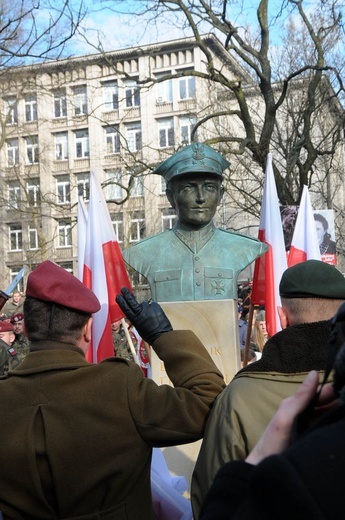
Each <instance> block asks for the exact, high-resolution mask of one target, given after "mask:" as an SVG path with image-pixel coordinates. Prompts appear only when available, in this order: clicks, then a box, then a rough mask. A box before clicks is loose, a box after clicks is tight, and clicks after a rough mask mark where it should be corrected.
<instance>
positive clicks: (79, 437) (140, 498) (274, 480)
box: [0, 260, 345, 520]
mask: <svg viewBox="0 0 345 520" xmlns="http://www.w3.org/2000/svg"><path fill="white" fill-rule="evenodd" d="M279 289H280V296H281V306H280V307H279V308H278V313H279V317H280V322H281V329H282V330H281V331H280V332H278V333H277V334H275V335H274V336H272V337H270V338H268V337H267V332H266V327H265V313H264V310H263V309H257V313H255V316H254V318H253V323H252V328H253V329H254V327H255V326H256V325H257V328H258V330H259V331H260V332H261V336H260V337H261V339H262V338H264V341H263V342H262V343H260V342H259V340H258V339H256V340H255V341H256V343H255V344H254V338H256V336H255V335H254V332H253V335H252V338H251V339H252V343H253V344H254V345H253V349H251V350H252V351H253V352H254V355H255V356H256V355H257V354H261V357H260V356H259V357H258V358H254V359H253V360H252V362H251V363H248V364H246V366H244V367H243V368H242V369H241V370H240V371H239V372H238V373H237V374H236V375H235V377H234V379H233V380H232V381H231V382H230V383H229V384H228V385H227V386H225V383H224V379H223V377H222V374H221V373H220V372H219V370H218V369H217V367H216V366H215V364H214V362H213V361H212V359H211V357H210V356H209V354H208V353H207V351H206V349H205V348H204V346H203V345H202V343H201V342H200V340H199V339H198V338H197V337H196V336H195V335H194V334H193V333H192V332H190V331H182V330H173V328H172V326H171V323H170V321H169V319H168V318H167V316H166V315H165V313H164V311H163V310H162V308H161V306H160V305H159V304H157V303H156V302H151V301H150V302H142V303H138V302H137V300H136V299H135V297H134V295H133V294H132V293H131V292H130V291H129V290H128V289H123V290H122V291H121V294H119V295H118V296H117V303H118V304H119V306H120V307H121V309H122V310H123V312H124V314H125V316H126V319H124V320H121V322H120V323H114V324H113V341H114V357H113V358H109V359H107V360H104V361H103V362H101V363H98V364H89V363H88V362H87V361H86V360H85V353H86V351H87V349H88V348H89V347H90V343H91V327H92V314H93V313H95V312H97V311H98V310H99V309H100V303H99V301H98V299H97V298H96V296H95V295H94V293H93V292H92V291H90V290H89V289H87V288H86V287H85V286H84V285H83V284H82V283H81V282H79V280H77V278H75V277H74V276H73V275H71V274H70V273H68V272H66V271H65V270H64V269H62V268H61V267H58V266H57V265H56V264H53V263H52V262H49V261H46V262H43V263H42V264H40V265H39V266H38V267H37V268H36V269H35V270H34V271H33V272H32V273H30V274H29V276H28V280H27V287H26V296H25V299H23V300H24V301H23V302H22V303H23V306H22V308H20V307H19V309H20V310H21V309H22V310H23V312H15V310H18V304H19V302H17V303H16V309H15V310H14V312H13V314H12V316H8V315H3V316H2V318H1V320H0V340H1V342H2V343H4V344H5V345H6V347H4V350H6V351H7V352H9V351H10V350H11V349H12V351H13V352H14V353H13V352H12V354H11V353H10V352H9V355H10V356H11V358H10V359H12V360H13V361H12V363H9V362H8V363H7V366H6V367H5V369H4V371H3V375H4V377H2V380H1V382H0V414H1V416H2V418H3V421H4V424H6V428H3V429H2V430H0V442H2V445H6V450H0V478H1V482H2V486H1V487H0V508H1V511H2V515H3V518H4V520H9V519H20V518H26V519H27V520H33V519H38V518H45V519H47V520H49V519H57V518H70V519H73V518H75V519H76V518H80V519H81V518H88V519H90V520H96V519H100V518H104V519H107V520H125V519H128V520H132V519H133V520H135V519H138V520H139V519H143V518H144V519H145V520H154V519H157V518H158V519H159V518H164V519H168V520H171V519H170V518H169V516H164V515H166V513H164V515H163V516H161V517H160V513H159V511H158V512H157V511H155V510H154V507H153V503H152V499H151V493H150V464H151V456H152V448H153V447H163V446H171V445H177V444H181V443H189V442H193V441H195V440H197V439H201V438H203V441H202V445H201V449H200V453H199V456H198V459H197V462H196V465H195V470H194V474H193V478H192V496H191V503H192V508H193V518H194V520H211V519H212V520H222V519H224V520H225V519H227V520H228V519H230V520H232V519H233V520H237V519H238V520H240V519H244V520H247V519H248V520H263V519H276V518H279V519H283V520H285V519H286V520H287V519H291V518H297V519H301V520H302V519H303V520H309V519H310V518H313V519H320V520H321V519H322V520H326V519H327V520H328V519H329V520H331V519H332V520H337V519H339V520H340V519H341V518H342V517H343V512H342V511H343V507H342V504H340V501H341V487H340V486H342V467H343V466H342V457H343V456H345V455H343V453H345V451H344V450H343V438H344V436H343V428H344V427H345V420H344V416H345V414H344V412H345V403H344V395H345V392H344V391H343V386H344V383H345V368H344V367H345V352H344V348H345V347H343V346H342V342H343V339H344V337H345V303H344V302H345V278H344V277H343V275H342V274H341V273H340V272H339V271H338V270H337V269H336V268H335V267H334V266H331V265H329V264H327V263H323V262H320V261H317V260H310V261H307V262H303V263H301V264H297V265H295V266H293V267H290V268H289V269H287V270H286V271H285V272H284V274H283V276H282V279H281V281H280V286H279ZM238 314H239V330H240V331H241V328H242V327H244V328H245V329H246V331H245V332H246V334H244V335H245V336H247V331H248V323H247V322H246V320H245V319H243V318H244V316H243V314H242V307H241V306H240V305H239V308H238ZM24 318H25V319H24ZM241 321H243V323H241V324H240V322H241ZM23 322H24V323H25V324H24V329H25V330H23ZM24 332H25V334H24ZM240 337H241V332H240ZM140 341H143V342H145V344H146V345H147V347H146V354H147V355H148V356H149V353H150V348H153V349H154V350H155V352H156V353H157V355H158V356H159V357H160V359H161V360H162V361H163V362H164V364H165V368H166V371H167V373H168V376H169V378H170V380H171V381H172V383H173V385H174V386H170V385H157V384H156V383H155V382H154V381H153V380H152V379H151V378H150V377H146V376H147V374H145V373H144V371H143V369H142V367H141V366H140V364H138V363H137V359H136V357H137V356H138V353H139V346H138V345H139V342H140ZM260 341H261V340H260ZM149 346H150V347H149ZM241 346H243V345H241ZM255 349H256V350H255ZM242 350H243V348H242ZM0 354H1V350H0ZM15 358H16V359H15ZM148 360H149V358H148ZM334 360H335V361H334ZM334 366H335V370H334V376H332V377H331V383H328V384H326V385H323V387H322V391H321V392H318V394H317V393H316V392H317V389H318V388H319V384H320V383H321V382H322V380H323V379H325V378H326V376H327V375H328V373H329V372H330V370H331V369H333V367H334ZM1 432H2V433H1ZM1 435H2V438H1ZM18 468H20V471H18ZM18 490H19V491H18ZM331 490H332V491H331ZM331 492H332V497H333V498H332V500H331V503H330V493H331Z"/></svg>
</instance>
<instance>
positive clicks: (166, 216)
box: [162, 208, 177, 231]
mask: <svg viewBox="0 0 345 520" xmlns="http://www.w3.org/2000/svg"><path fill="white" fill-rule="evenodd" d="M176 219H177V217H176V213H175V210H174V209H172V208H165V209H163V210H162V231H168V230H169V229H172V228H173V227H174V224H175V222H176Z"/></svg>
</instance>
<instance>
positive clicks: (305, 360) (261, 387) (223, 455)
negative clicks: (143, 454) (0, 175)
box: [191, 321, 330, 520]
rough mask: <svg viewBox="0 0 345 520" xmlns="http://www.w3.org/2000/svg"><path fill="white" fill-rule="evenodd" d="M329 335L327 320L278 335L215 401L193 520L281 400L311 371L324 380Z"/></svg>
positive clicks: (195, 486)
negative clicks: (219, 477)
mask: <svg viewBox="0 0 345 520" xmlns="http://www.w3.org/2000/svg"><path fill="white" fill-rule="evenodd" d="M329 335H330V325H329V323H328V322H326V321H322V322H318V323H309V324H303V325H295V326H292V327H289V328H287V329H285V330H283V331H281V332H279V333H278V334H276V335H275V336H273V337H272V338H270V339H269V340H268V342H267V343H266V344H265V348H264V350H263V354H262V358H261V359H260V360H259V361H257V362H255V363H252V364H250V365H248V366H247V367H245V368H244V369H242V370H241V371H240V372H238V374H236V376H235V378H234V379H233V381H231V383H230V384H229V385H228V386H227V388H226V389H225V390H224V391H223V392H222V394H221V395H220V396H219V397H218V398H217V400H216V402H215V405H214V407H213V409H212V412H211V415H210V417H209V420H208V423H207V427H206V431H205V435H204V439H203V442H202V446H201V449H200V453H199V456H198V459H197V462H196V465H195V469H194V473H193V478H192V486H191V493H192V507H193V513H194V517H195V520H197V519H198V518H199V513H200V508H201V504H202V502H203V500H204V498H205V496H206V494H207V491H208V489H209V488H210V487H211V484H212V482H213V479H214V477H215V475H216V473H217V471H218V470H219V469H220V468H221V467H222V466H223V464H224V463H225V462H228V461H231V460H244V459H245V458H246V457H247V455H248V454H249V453H250V451H251V450H252V449H253V447H254V446H255V444H256V443H257V441H258V440H259V438H260V436H261V434H262V433H263V431H264V430H265V428H266V426H267V425H268V423H269V421H270V420H271V418H272V416H273V415H274V413H275V412H276V410H277V408H278V406H279V405H280V403H281V401H282V400H283V399H284V398H285V397H289V396H290V395H293V394H294V393H295V392H296V390H297V388H298V387H299V385H300V384H301V383H302V382H303V381H304V379H305V377H306V375H307V374H308V372H309V371H310V370H318V371H319V373H320V379H321V378H322V375H323V372H324V369H325V365H326V358H327V345H328V340H329Z"/></svg>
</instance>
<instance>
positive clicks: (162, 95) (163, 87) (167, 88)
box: [156, 71, 173, 103]
mask: <svg viewBox="0 0 345 520" xmlns="http://www.w3.org/2000/svg"><path fill="white" fill-rule="evenodd" d="M170 74H171V72H170V71H169V72H168V71H167V72H162V73H160V74H156V78H157V80H159V79H161V78H163V77H167V76H168V75H170ZM156 91H157V103H171V102H172V100H173V89H172V80H171V79H166V80H165V81H161V82H160V83H157V84H156Z"/></svg>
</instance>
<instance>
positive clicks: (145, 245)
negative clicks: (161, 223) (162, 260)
mask: <svg viewBox="0 0 345 520" xmlns="http://www.w3.org/2000/svg"><path fill="white" fill-rule="evenodd" d="M173 234H174V233H173V231H172V230H171V229H169V230H168V231H163V232H162V233H158V234H157V235H152V236H151V237H147V238H143V239H142V240H140V242H136V243H135V244H132V245H131V246H130V247H128V248H127V249H124V250H123V254H124V255H126V254H128V253H129V252H130V251H131V252H132V251H133V252H138V251H141V250H146V249H150V248H152V247H153V246H155V245H156V244H160V243H164V242H165V241H169V240H171V237H172V235H173Z"/></svg>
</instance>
